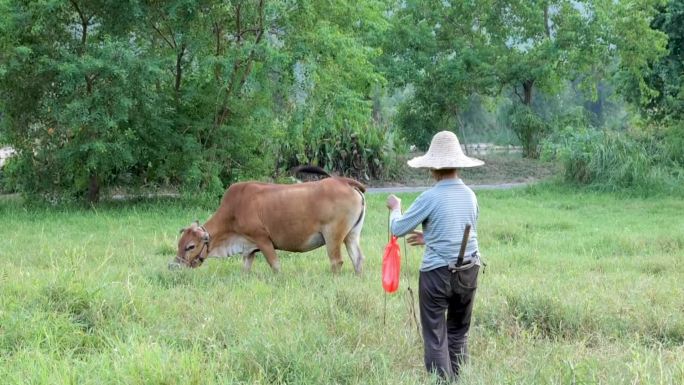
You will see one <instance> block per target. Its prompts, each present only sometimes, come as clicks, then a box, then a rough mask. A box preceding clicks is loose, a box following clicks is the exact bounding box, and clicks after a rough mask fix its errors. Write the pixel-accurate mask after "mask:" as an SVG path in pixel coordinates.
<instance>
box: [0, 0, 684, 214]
mask: <svg viewBox="0 0 684 385" xmlns="http://www.w3.org/2000/svg"><path fill="white" fill-rule="evenodd" d="M683 10H684V2H682V0H668V1H662V0H621V1H617V2H616V1H613V0H588V1H576V0H539V1H536V0H535V1H529V0H524V1H518V0H506V1H498V0H497V1H494V0H485V1H477V2H460V1H448V0H445V1H439V2H428V1H422V0H402V1H399V0H364V1H348V0H325V1H323V0H298V1H289V0H254V1H251V0H250V1H244V0H234V1H228V2H216V1H205V0H169V1H154V0H126V1H111V0H96V1H81V0H40V1H25V0H1V1H0V113H1V116H0V142H1V143H2V144H5V145H11V146H12V147H13V148H15V149H16V150H17V151H18V154H17V155H16V156H15V157H13V158H12V159H11V161H10V162H9V163H8V164H7V166H6V167H5V168H4V170H3V174H2V185H3V188H4V190H5V191H17V192H22V193H24V194H27V195H34V196H36V197H40V198H43V199H47V200H50V201H60V200H72V199H76V200H84V201H88V202H95V201H97V200H99V198H100V196H101V195H102V194H103V193H104V194H108V193H110V192H111V191H112V190H113V189H121V188H123V189H126V190H136V189H142V190H148V191H149V190H153V191H156V190H159V189H162V188H164V189H166V188H171V189H174V190H180V191H182V192H185V193H187V194H188V195H193V196H196V195H198V194H203V195H206V196H207V197H216V196H217V195H219V194H220V193H221V192H222V191H223V190H224V188H225V187H226V186H227V185H228V184H230V183H231V182H234V181H236V180H242V179H248V178H249V179H252V178H256V179H277V180H280V177H281V176H283V175H285V174H286V171H287V170H288V169H289V168H291V167H293V166H296V165H300V164H305V163H312V164H317V165H320V166H323V167H325V168H327V169H329V170H331V171H335V172H338V173H341V174H346V175H351V176H354V177H357V178H360V179H364V180H367V181H368V180H374V179H378V178H387V177H388V176H390V177H391V176H392V175H393V174H394V175H396V168H395V166H396V162H397V159H399V158H401V155H402V154H405V152H406V151H407V148H408V147H409V146H410V145H416V146H417V148H418V149H419V150H421V149H425V148H426V147H427V145H428V141H429V139H430V137H431V136H432V135H433V134H434V133H435V132H436V131H439V130H443V129H449V130H453V131H455V132H456V133H457V134H458V135H459V137H460V138H461V139H462V141H463V142H466V143H472V142H477V141H489V142H494V143H497V144H519V145H522V147H523V156H525V157H528V158H537V157H539V156H540V155H545V156H547V157H549V159H560V160H561V162H562V164H563V165H564V170H566V172H565V179H566V180H570V181H573V182H575V183H582V184H592V185H596V186H600V187H601V188H604V189H623V188H632V187H634V186H649V188H648V190H650V189H651V187H657V186H652V185H653V182H654V181H657V183H656V184H657V185H658V186H661V187H662V186H676V185H677V184H680V182H681V181H682V157H683V156H682V150H681V148H682V146H681V144H682V140H684V139H682V137H683V135H682V112H683V110H682V106H683V105H684V102H683V100H684V97H683V95H684V91H683V90H684V86H683V84H684V83H683V80H682V64H681V63H682V62H683V61H682V55H683V54H682V52H684V48H683V46H682V44H683V42H684V38H683V34H684V32H683V30H682V25H684V22H683V19H682V18H683V17H684V16H683V15H684V11H683ZM605 154H610V156H608V157H612V159H607V156H606V155H605ZM652 158H655V159H652ZM614 164H629V165H631V166H633V167H635V168H637V169H638V170H636V171H630V172H627V171H624V170H618V171H616V172H617V173H615V172H614V170H615V167H613V165H614ZM651 169H653V170H655V171H650V170H651ZM639 170H640V171H639ZM630 173H631V174H630ZM627 174H630V175H627ZM657 188H660V187H657ZM642 190H644V189H642Z"/></svg>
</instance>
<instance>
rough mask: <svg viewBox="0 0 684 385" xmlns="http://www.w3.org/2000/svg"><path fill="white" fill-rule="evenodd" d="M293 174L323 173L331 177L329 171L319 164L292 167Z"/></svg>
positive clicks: (322, 174)
mask: <svg viewBox="0 0 684 385" xmlns="http://www.w3.org/2000/svg"><path fill="white" fill-rule="evenodd" d="M291 172H292V174H293V175H299V174H313V175H321V176H324V177H331V176H332V175H330V173H328V172H327V171H325V170H323V169H322V168H320V167H318V166H299V167H295V168H293V169H292V171H291Z"/></svg>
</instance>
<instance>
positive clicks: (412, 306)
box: [404, 237, 422, 339]
mask: <svg viewBox="0 0 684 385" xmlns="http://www.w3.org/2000/svg"><path fill="white" fill-rule="evenodd" d="M404 256H405V257H406V267H407V268H406V269H404V278H405V279H406V292H407V293H408V296H407V298H408V304H407V305H408V307H409V314H411V317H412V318H413V323H414V325H416V332H417V333H418V336H421V335H420V325H418V317H417V316H416V300H415V296H414V294H413V289H411V279H410V278H409V276H408V261H409V258H408V247H407V246H406V237H404ZM421 339H422V336H421Z"/></svg>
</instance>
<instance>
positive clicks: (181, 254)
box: [169, 221, 209, 268]
mask: <svg viewBox="0 0 684 385" xmlns="http://www.w3.org/2000/svg"><path fill="white" fill-rule="evenodd" d="M180 232H181V236H180V239H179V240H178V251H177V253H176V258H175V259H174V260H173V261H172V262H170V263H169V268H176V267H193V268H194V267H198V266H200V265H202V263H203V262H204V260H205V259H206V258H207V255H209V233H208V232H207V230H206V229H205V228H204V227H203V226H200V225H199V222H197V221H195V223H193V224H192V225H190V227H187V228H184V229H181V231H180Z"/></svg>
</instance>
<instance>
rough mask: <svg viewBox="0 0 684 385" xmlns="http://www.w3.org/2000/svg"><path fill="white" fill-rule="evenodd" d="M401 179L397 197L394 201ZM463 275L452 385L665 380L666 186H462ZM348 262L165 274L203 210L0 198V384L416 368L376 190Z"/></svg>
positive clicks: (314, 376) (674, 373)
mask: <svg viewBox="0 0 684 385" xmlns="http://www.w3.org/2000/svg"><path fill="white" fill-rule="evenodd" d="M413 197H415V194H411V195H406V196H403V198H404V202H406V203H408V202H410V201H411V200H412V199H413ZM478 197H479V202H480V209H481V219H480V224H479V234H478V235H479V239H480V245H481V250H482V253H483V255H484V257H485V259H486V261H487V263H488V266H487V268H486V270H485V274H484V275H482V276H481V277H480V288H479V292H478V295H477V302H476V305H475V310H474V326H473V328H472V331H471V337H470V343H471V353H472V361H471V365H469V366H468V367H467V368H466V371H465V373H464V375H463V379H462V381H461V384H682V383H684V359H682V357H684V290H683V289H682V284H681V280H682V277H684V263H683V262H682V255H684V217H683V216H682V215H681V213H682V212H684V200H682V199H681V198H666V197H659V198H649V199H645V200H643V199H634V198H622V197H616V196H614V195H606V194H589V193H575V192H571V191H567V190H559V189H555V188H528V189H523V190H511V191H491V192H490V191H482V192H479V193H478ZM368 202H369V214H368V218H367V222H366V225H365V228H364V231H363V238H362V247H363V249H364V251H365V254H366V257H367V260H366V266H365V268H366V269H365V274H364V275H363V276H361V277H357V276H355V275H354V274H353V272H352V270H353V269H352V268H351V263H350V262H349V261H348V260H346V261H345V265H344V268H343V273H342V274H341V275H340V276H338V277H332V276H331V273H330V268H329V263H328V261H327V257H326V256H325V253H324V251H323V250H322V249H321V250H317V251H315V252H311V253H307V254H290V253H282V252H281V253H280V255H281V261H282V266H283V272H282V274H280V275H274V274H272V273H271V271H270V269H269V268H268V266H267V264H266V262H265V261H264V259H263V258H261V257H260V258H258V259H257V261H256V262H255V264H254V269H253V272H252V273H251V274H244V273H242V272H241V260H238V259H229V260H211V261H209V262H208V263H207V264H205V266H203V267H201V268H199V269H196V270H184V271H169V270H167V268H166V263H167V262H168V261H169V260H170V259H171V258H172V257H173V254H174V253H175V242H176V237H177V233H178V229H179V228H180V227H182V226H186V225H187V224H189V222H190V221H191V220H193V219H195V218H200V219H206V218H207V217H208V216H209V215H210V213H211V211H212V210H211V209H206V208H201V207H193V206H191V205H187V206H186V205H184V204H182V203H180V202H168V201H167V202H161V203H138V204H127V205H123V204H119V205H111V206H107V205H104V206H102V207H99V208H97V209H94V210H81V209H52V210H50V209H45V208H24V207H22V206H20V205H19V203H18V202H17V201H16V200H1V201H0V218H1V219H2V223H3V227H2V230H0V253H1V257H0V293H1V295H0V378H2V383H3V384H420V383H429V382H430V379H429V378H428V377H427V376H426V375H425V374H424V371H423V367H422V346H421V340H420V337H419V335H418V333H417V331H416V329H415V325H414V324H413V321H412V318H411V315H410V313H409V308H408V303H409V301H408V300H409V296H408V295H407V291H406V288H407V284H408V283H410V286H411V287H412V288H413V289H414V290H415V289H416V287H417V277H418V274H417V268H418V265H419V258H420V251H419V250H418V249H415V248H412V249H410V250H409V254H408V257H406V256H405V259H404V266H403V269H402V270H403V271H402V282H401V286H400V290H399V292H398V293H397V294H395V295H392V296H389V297H388V298H387V313H386V319H387V321H386V325H383V318H384V316H385V314H384V310H383V309H384V300H385V297H384V295H383V291H382V288H381V282H380V267H381V261H380V258H381V254H382V249H383V247H384V244H385V242H386V237H387V232H386V231H387V230H386V224H385V221H386V218H387V214H386V211H385V209H384V203H383V202H384V196H380V195H371V196H369V198H368Z"/></svg>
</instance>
